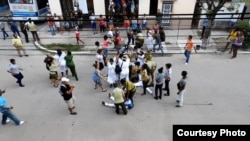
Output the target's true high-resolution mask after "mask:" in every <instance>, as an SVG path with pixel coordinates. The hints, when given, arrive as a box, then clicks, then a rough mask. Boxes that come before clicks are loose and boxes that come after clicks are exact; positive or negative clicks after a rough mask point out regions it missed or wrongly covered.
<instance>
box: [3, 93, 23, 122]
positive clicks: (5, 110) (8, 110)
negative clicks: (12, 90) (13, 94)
mask: <svg viewBox="0 0 250 141" xmlns="http://www.w3.org/2000/svg"><path fill="white" fill-rule="evenodd" d="M4 93H5V90H1V89H0V112H1V113H2V114H3V116H2V125H5V124H7V123H8V122H10V120H9V119H11V120H12V121H14V122H15V124H16V125H22V124H24V121H20V120H19V119H18V118H17V117H16V116H15V115H14V114H13V113H12V112H11V109H13V108H14V107H13V106H8V103H7V101H6V99H5V98H4V97H3V96H2V95H3V94H4ZM8 118H9V119H8Z"/></svg>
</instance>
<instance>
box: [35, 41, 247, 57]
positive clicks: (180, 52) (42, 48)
mask: <svg viewBox="0 0 250 141" xmlns="http://www.w3.org/2000/svg"><path fill="white" fill-rule="evenodd" d="M34 45H35V46H36V48H38V49H40V50H42V51H44V52H47V53H54V54H55V53H56V51H55V50H49V49H47V48H45V47H43V46H41V45H40V44H39V42H37V41H35V42H34ZM165 51H166V50H165ZM197 52H198V54H220V53H222V52H221V51H217V49H211V50H210V49H208V50H207V49H203V50H197ZM109 53H110V54H116V51H109ZM183 53H184V49H181V50H170V51H167V52H166V53H164V54H183ZM238 53H239V54H250V51H238ZM72 54H73V55H95V54H96V51H72ZM152 54H153V55H154V54H157V55H159V56H161V52H159V53H157V52H156V53H152Z"/></svg>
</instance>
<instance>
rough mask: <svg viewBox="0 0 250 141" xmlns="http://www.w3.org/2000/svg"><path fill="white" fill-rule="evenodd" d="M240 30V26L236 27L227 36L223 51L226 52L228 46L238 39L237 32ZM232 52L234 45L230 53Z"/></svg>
mask: <svg viewBox="0 0 250 141" xmlns="http://www.w3.org/2000/svg"><path fill="white" fill-rule="evenodd" d="M238 31H239V28H238V27H234V28H233V29H232V30H231V32H230V33H229V35H228V36H227V44H226V46H225V48H224V50H223V51H222V52H225V51H226V50H227V48H228V46H229V45H230V44H231V45H232V44H233V42H234V40H235V39H236V37H237V32H238ZM231 52H232V47H231V49H230V53H231Z"/></svg>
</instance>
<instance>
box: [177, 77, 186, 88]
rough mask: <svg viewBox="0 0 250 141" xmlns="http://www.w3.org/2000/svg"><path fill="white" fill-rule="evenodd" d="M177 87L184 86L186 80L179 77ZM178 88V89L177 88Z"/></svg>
mask: <svg viewBox="0 0 250 141" xmlns="http://www.w3.org/2000/svg"><path fill="white" fill-rule="evenodd" d="M177 86H178V89H179V88H182V87H185V86H186V80H185V79H181V80H180V81H179V82H178V83H177ZM179 90H180V89H179Z"/></svg>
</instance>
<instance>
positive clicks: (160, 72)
mask: <svg viewBox="0 0 250 141" xmlns="http://www.w3.org/2000/svg"><path fill="white" fill-rule="evenodd" d="M163 79H164V73H163V67H161V68H159V69H158V73H157V74H156V76H155V81H156V84H155V97H154V99H156V100H158V99H161V97H162V86H163ZM158 90H159V92H160V95H159V96H158Z"/></svg>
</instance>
